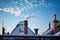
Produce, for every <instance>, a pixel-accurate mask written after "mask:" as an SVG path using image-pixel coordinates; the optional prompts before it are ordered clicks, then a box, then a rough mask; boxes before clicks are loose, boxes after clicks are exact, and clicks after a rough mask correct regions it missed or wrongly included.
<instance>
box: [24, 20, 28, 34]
mask: <svg viewBox="0 0 60 40" xmlns="http://www.w3.org/2000/svg"><path fill="white" fill-rule="evenodd" d="M27 33H28V21H27V20H24V34H27Z"/></svg>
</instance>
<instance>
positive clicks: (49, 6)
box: [0, 0, 60, 34]
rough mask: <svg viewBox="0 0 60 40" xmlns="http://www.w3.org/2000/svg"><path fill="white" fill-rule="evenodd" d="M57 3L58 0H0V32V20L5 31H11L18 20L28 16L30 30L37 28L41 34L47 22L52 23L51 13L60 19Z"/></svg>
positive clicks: (58, 2) (45, 28)
mask: <svg viewBox="0 0 60 40" xmlns="http://www.w3.org/2000/svg"><path fill="white" fill-rule="evenodd" d="M59 4H60V0H24V1H23V0H0V34H1V31H2V30H1V29H2V20H3V21H4V27H5V28H6V32H10V33H11V31H12V30H13V29H14V28H15V26H16V25H17V23H19V21H23V20H25V19H27V18H28V17H30V16H32V17H31V18H29V19H28V23H29V25H28V26H29V27H30V28H31V29H32V31H34V28H39V34H42V33H43V32H44V31H46V30H47V29H48V22H51V24H52V21H53V19H54V17H53V14H57V20H59V21H60V5H59ZM33 16H34V17H33Z"/></svg>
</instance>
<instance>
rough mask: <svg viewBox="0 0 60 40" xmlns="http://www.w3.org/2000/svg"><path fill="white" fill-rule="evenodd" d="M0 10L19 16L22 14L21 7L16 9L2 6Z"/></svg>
mask: <svg viewBox="0 0 60 40" xmlns="http://www.w3.org/2000/svg"><path fill="white" fill-rule="evenodd" d="M0 10H2V11H4V12H8V13H10V14H15V15H16V16H19V15H20V14H21V10H20V9H17V10H15V9H14V8H0Z"/></svg>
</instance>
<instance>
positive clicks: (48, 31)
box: [42, 29, 52, 35]
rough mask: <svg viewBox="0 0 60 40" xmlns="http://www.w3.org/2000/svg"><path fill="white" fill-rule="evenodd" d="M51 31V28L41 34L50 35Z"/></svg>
mask: <svg viewBox="0 0 60 40" xmlns="http://www.w3.org/2000/svg"><path fill="white" fill-rule="evenodd" d="M51 31H52V29H49V30H47V31H45V32H44V33H43V34H42V35H50V32H51Z"/></svg>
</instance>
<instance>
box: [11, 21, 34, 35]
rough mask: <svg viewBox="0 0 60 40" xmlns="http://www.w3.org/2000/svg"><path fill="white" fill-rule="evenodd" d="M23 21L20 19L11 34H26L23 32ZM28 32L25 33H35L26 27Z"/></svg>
mask: <svg viewBox="0 0 60 40" xmlns="http://www.w3.org/2000/svg"><path fill="white" fill-rule="evenodd" d="M23 23H24V21H20V22H19V23H18V24H17V26H16V27H15V28H14V29H13V31H12V32H11V35H26V34H24V25H23ZM27 31H28V34H27V35H35V33H34V32H33V31H32V30H31V29H30V28H29V27H28V30H27Z"/></svg>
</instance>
